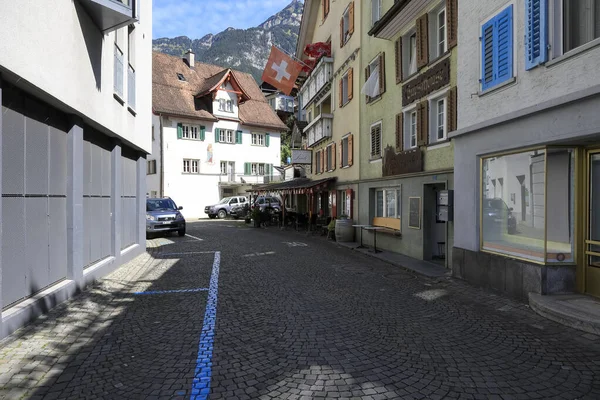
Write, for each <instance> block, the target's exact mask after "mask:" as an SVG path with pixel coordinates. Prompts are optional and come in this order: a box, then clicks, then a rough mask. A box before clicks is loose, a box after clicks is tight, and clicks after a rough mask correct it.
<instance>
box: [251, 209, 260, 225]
mask: <svg viewBox="0 0 600 400" xmlns="http://www.w3.org/2000/svg"><path fill="white" fill-rule="evenodd" d="M250 216H251V218H252V221H254V227H255V228H260V223H261V222H262V213H261V212H260V207H254V208H253V209H252V212H251V213H250Z"/></svg>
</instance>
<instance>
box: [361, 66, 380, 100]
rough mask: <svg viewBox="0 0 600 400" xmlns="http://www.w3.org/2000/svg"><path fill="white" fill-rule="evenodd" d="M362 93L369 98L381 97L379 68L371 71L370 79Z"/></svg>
mask: <svg viewBox="0 0 600 400" xmlns="http://www.w3.org/2000/svg"><path fill="white" fill-rule="evenodd" d="M360 92H361V93H362V94H366V95H367V96H369V97H377V96H379V68H374V69H373V71H371V75H369V79H367V81H366V82H365V84H364V85H363V87H362V89H361V91H360Z"/></svg>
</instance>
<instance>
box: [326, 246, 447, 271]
mask: <svg viewBox="0 0 600 400" xmlns="http://www.w3.org/2000/svg"><path fill="white" fill-rule="evenodd" d="M335 243H336V244H338V245H340V246H343V247H346V248H348V249H351V250H355V251H358V252H360V253H362V254H365V255H367V256H370V257H374V258H377V259H379V260H382V261H385V262H387V263H390V264H393V265H395V266H397V267H400V268H404V269H405V270H407V271H412V272H416V273H417V274H421V275H424V276H427V277H429V278H441V277H449V276H450V275H451V274H450V270H449V269H447V268H444V267H442V266H441V265H438V264H435V263H432V262H430V261H425V260H417V259H416V258H412V257H408V256H405V255H404V254H399V253H393V252H391V251H385V250H378V251H379V252H377V253H374V252H373V250H372V249H370V248H358V247H359V244H358V243H356V242H335Z"/></svg>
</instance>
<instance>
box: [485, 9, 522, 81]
mask: <svg viewBox="0 0 600 400" xmlns="http://www.w3.org/2000/svg"><path fill="white" fill-rule="evenodd" d="M513 76H514V72H513V6H512V5H510V6H508V7H507V8H505V9H504V10H503V11H502V12H500V13H499V14H498V15H496V16H495V17H493V18H492V19H490V20H489V21H487V22H486V23H484V24H483V26H482V27H481V89H482V90H486V89H489V88H492V87H494V86H496V85H499V84H501V83H502V82H505V81H507V80H509V79H510V78H512V77H513Z"/></svg>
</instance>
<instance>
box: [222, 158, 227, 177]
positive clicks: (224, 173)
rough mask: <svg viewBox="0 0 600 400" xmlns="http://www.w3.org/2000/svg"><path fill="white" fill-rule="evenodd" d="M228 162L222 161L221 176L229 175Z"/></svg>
mask: <svg viewBox="0 0 600 400" xmlns="http://www.w3.org/2000/svg"><path fill="white" fill-rule="evenodd" d="M227 165H228V164H227V161H221V163H220V170H221V175H227ZM223 166H225V172H223Z"/></svg>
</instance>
